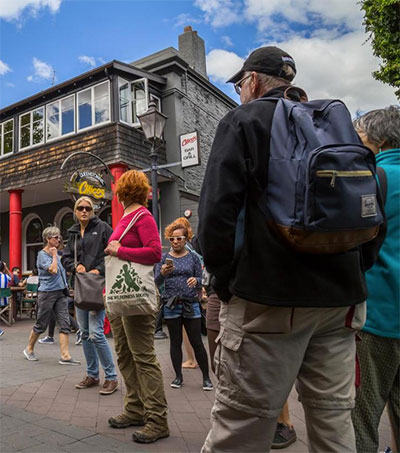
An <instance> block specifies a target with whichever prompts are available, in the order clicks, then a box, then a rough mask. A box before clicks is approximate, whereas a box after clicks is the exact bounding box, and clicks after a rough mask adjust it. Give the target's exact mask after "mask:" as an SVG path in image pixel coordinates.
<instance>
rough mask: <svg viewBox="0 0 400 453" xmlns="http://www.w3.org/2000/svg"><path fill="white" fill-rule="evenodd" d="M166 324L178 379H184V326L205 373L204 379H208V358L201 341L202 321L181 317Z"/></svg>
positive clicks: (168, 320)
mask: <svg viewBox="0 0 400 453" xmlns="http://www.w3.org/2000/svg"><path fill="white" fill-rule="evenodd" d="M165 322H166V323H167V327H168V330H169V337H170V354H171V361H172V366H173V367H174V370H175V374H176V377H178V378H182V327H183V326H184V327H185V330H186V333H187V335H188V338H189V341H190V344H191V345H192V347H193V350H194V355H195V357H196V360H197V363H198V364H199V367H200V369H201V372H202V373H203V379H208V378H209V375H208V358H207V352H206V350H205V348H204V345H203V341H202V339H201V319H200V318H198V319H186V318H183V317H179V318H174V319H166V320H165Z"/></svg>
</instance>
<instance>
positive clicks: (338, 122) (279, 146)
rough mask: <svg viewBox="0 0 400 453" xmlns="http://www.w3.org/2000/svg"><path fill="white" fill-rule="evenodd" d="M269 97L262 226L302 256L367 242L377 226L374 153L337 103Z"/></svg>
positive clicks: (345, 109) (379, 218) (341, 106)
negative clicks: (270, 112) (270, 109)
mask: <svg viewBox="0 0 400 453" xmlns="http://www.w3.org/2000/svg"><path fill="white" fill-rule="evenodd" d="M289 90H294V91H297V92H298V93H300V94H301V95H303V96H302V100H305V99H306V94H305V93H304V91H303V90H301V89H299V88H294V87H291V88H289V89H288V90H287V92H288V93H285V98H279V99H273V98H259V99H257V100H256V102H263V101H270V100H271V99H273V100H274V101H276V110H275V112H274V117H273V121H272V130H271V143H270V158H269V166H268V185H267V188H266V192H265V194H264V197H263V200H262V202H261V205H260V207H261V209H262V210H263V212H264V213H265V214H266V216H267V219H268V222H269V224H270V225H271V226H272V227H273V228H275V229H276V230H277V231H279V233H280V234H281V235H282V236H283V237H284V238H285V239H286V240H287V241H288V243H289V244H290V245H291V246H292V247H294V248H295V249H296V250H297V251H300V252H305V253H315V254H323V253H341V252H345V251H347V250H350V249H352V248H354V247H357V246H358V245H360V244H362V243H364V242H367V241H369V240H371V239H373V238H374V237H375V236H376V235H377V234H378V231H379V226H380V225H381V224H382V223H383V215H382V212H381V208H380V206H379V204H378V201H377V200H378V196H379V188H378V185H377V181H376V176H375V175H376V165H375V156H374V154H373V152H372V151H371V150H370V149H368V148H366V147H365V146H363V145H362V144H361V142H360V139H359V137H358V135H357V133H356V132H355V130H354V127H353V124H352V121H351V117H350V113H349V111H348V110H347V108H346V106H345V105H344V104H343V102H341V101H339V100H315V101H311V102H295V101H293V100H290V99H288V98H287V97H288V96H289V95H290V93H289Z"/></svg>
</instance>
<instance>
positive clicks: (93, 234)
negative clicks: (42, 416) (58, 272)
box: [62, 196, 118, 395]
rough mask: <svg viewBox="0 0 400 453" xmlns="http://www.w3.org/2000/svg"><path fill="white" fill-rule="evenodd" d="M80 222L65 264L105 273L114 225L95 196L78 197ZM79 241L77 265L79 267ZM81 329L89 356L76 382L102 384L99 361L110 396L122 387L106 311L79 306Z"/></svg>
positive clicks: (72, 231)
mask: <svg viewBox="0 0 400 453" xmlns="http://www.w3.org/2000/svg"><path fill="white" fill-rule="evenodd" d="M74 214H75V218H76V219H77V220H78V222H77V223H75V224H74V225H72V227H71V228H70V229H69V230H68V231H69V233H70V236H69V239H68V243H67V246H66V247H65V250H64V254H63V257H62V263H63V265H64V267H65V269H66V271H67V272H71V273H72V274H73V275H74V273H75V272H90V273H93V274H101V275H104V273H105V265H104V256H105V255H104V249H105V248H106V246H107V243H108V239H109V237H110V236H111V233H112V228H111V227H110V226H109V225H108V224H107V223H106V222H103V221H102V220H100V219H99V218H98V217H96V216H95V215H94V206H93V201H92V199H91V198H89V197H86V196H83V197H80V198H78V200H77V201H76V203H75V207H74ZM75 244H76V252H77V265H76V267H75V259H74V253H75ZM76 315H77V319H78V324H79V329H80V331H81V334H82V346H83V352H84V354H85V359H86V364H87V366H86V375H85V376H84V378H83V379H82V381H81V382H79V383H78V384H76V386H75V387H76V388H78V389H86V388H89V387H93V386H96V385H99V383H100V379H99V377H100V373H99V361H100V363H101V366H102V367H103V370H104V374H105V380H104V384H103V386H102V388H101V389H100V392H99V393H100V394H101V395H110V394H112V393H114V392H115V391H116V390H117V388H118V381H117V372H116V369H115V365H114V359H113V356H112V352H111V348H110V345H109V344H108V341H107V338H106V336H105V335H104V330H103V325H104V318H105V310H104V309H103V310H99V311H87V310H81V309H79V308H77V307H76Z"/></svg>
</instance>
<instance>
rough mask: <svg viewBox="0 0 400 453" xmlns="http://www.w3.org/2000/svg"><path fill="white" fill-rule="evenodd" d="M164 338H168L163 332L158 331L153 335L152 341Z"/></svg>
mask: <svg viewBox="0 0 400 453" xmlns="http://www.w3.org/2000/svg"><path fill="white" fill-rule="evenodd" d="M166 338H168V335H167V334H166V333H165V332H164V331H163V330H158V331H157V332H156V333H155V334H154V339H155V340H165V339H166Z"/></svg>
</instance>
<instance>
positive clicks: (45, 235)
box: [42, 226, 61, 245]
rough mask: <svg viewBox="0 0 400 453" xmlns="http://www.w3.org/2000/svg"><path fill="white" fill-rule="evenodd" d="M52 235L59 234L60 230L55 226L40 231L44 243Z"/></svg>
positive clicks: (45, 243)
mask: <svg viewBox="0 0 400 453" xmlns="http://www.w3.org/2000/svg"><path fill="white" fill-rule="evenodd" d="M53 236H61V232H60V230H59V229H58V228H57V227H56V226H49V227H47V228H45V229H44V230H43V233H42V238H43V243H44V245H47V239H49V238H51V237H53Z"/></svg>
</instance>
